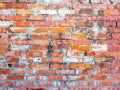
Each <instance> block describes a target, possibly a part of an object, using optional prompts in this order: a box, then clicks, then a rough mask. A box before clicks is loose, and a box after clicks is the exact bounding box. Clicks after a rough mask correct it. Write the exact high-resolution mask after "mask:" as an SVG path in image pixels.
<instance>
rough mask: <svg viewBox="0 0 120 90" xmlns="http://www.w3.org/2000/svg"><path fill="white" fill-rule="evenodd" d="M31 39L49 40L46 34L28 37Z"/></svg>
mask: <svg viewBox="0 0 120 90" xmlns="http://www.w3.org/2000/svg"><path fill="white" fill-rule="evenodd" d="M30 37H31V38H34V39H49V38H50V36H49V35H48V34H40V35H39V34H32V35H30Z"/></svg>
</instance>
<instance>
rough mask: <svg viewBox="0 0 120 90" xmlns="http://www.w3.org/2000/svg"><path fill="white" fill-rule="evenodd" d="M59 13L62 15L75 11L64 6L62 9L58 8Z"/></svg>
mask: <svg viewBox="0 0 120 90" xmlns="http://www.w3.org/2000/svg"><path fill="white" fill-rule="evenodd" d="M58 14H60V15H66V14H73V11H71V10H69V9H67V8H62V9H59V10H58Z"/></svg>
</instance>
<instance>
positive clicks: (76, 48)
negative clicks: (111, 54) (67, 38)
mask: <svg viewBox="0 0 120 90" xmlns="http://www.w3.org/2000/svg"><path fill="white" fill-rule="evenodd" d="M71 49H72V50H81V51H89V50H90V47H89V46H72V47H71Z"/></svg>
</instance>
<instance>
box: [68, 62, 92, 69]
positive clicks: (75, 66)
mask: <svg viewBox="0 0 120 90" xmlns="http://www.w3.org/2000/svg"><path fill="white" fill-rule="evenodd" d="M70 68H83V69H87V68H90V64H79V63H77V64H75V63H72V64H70Z"/></svg>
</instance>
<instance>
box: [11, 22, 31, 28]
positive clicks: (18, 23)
mask: <svg viewBox="0 0 120 90" xmlns="http://www.w3.org/2000/svg"><path fill="white" fill-rule="evenodd" d="M13 26H19V27H27V26H32V22H14V23H13Z"/></svg>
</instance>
